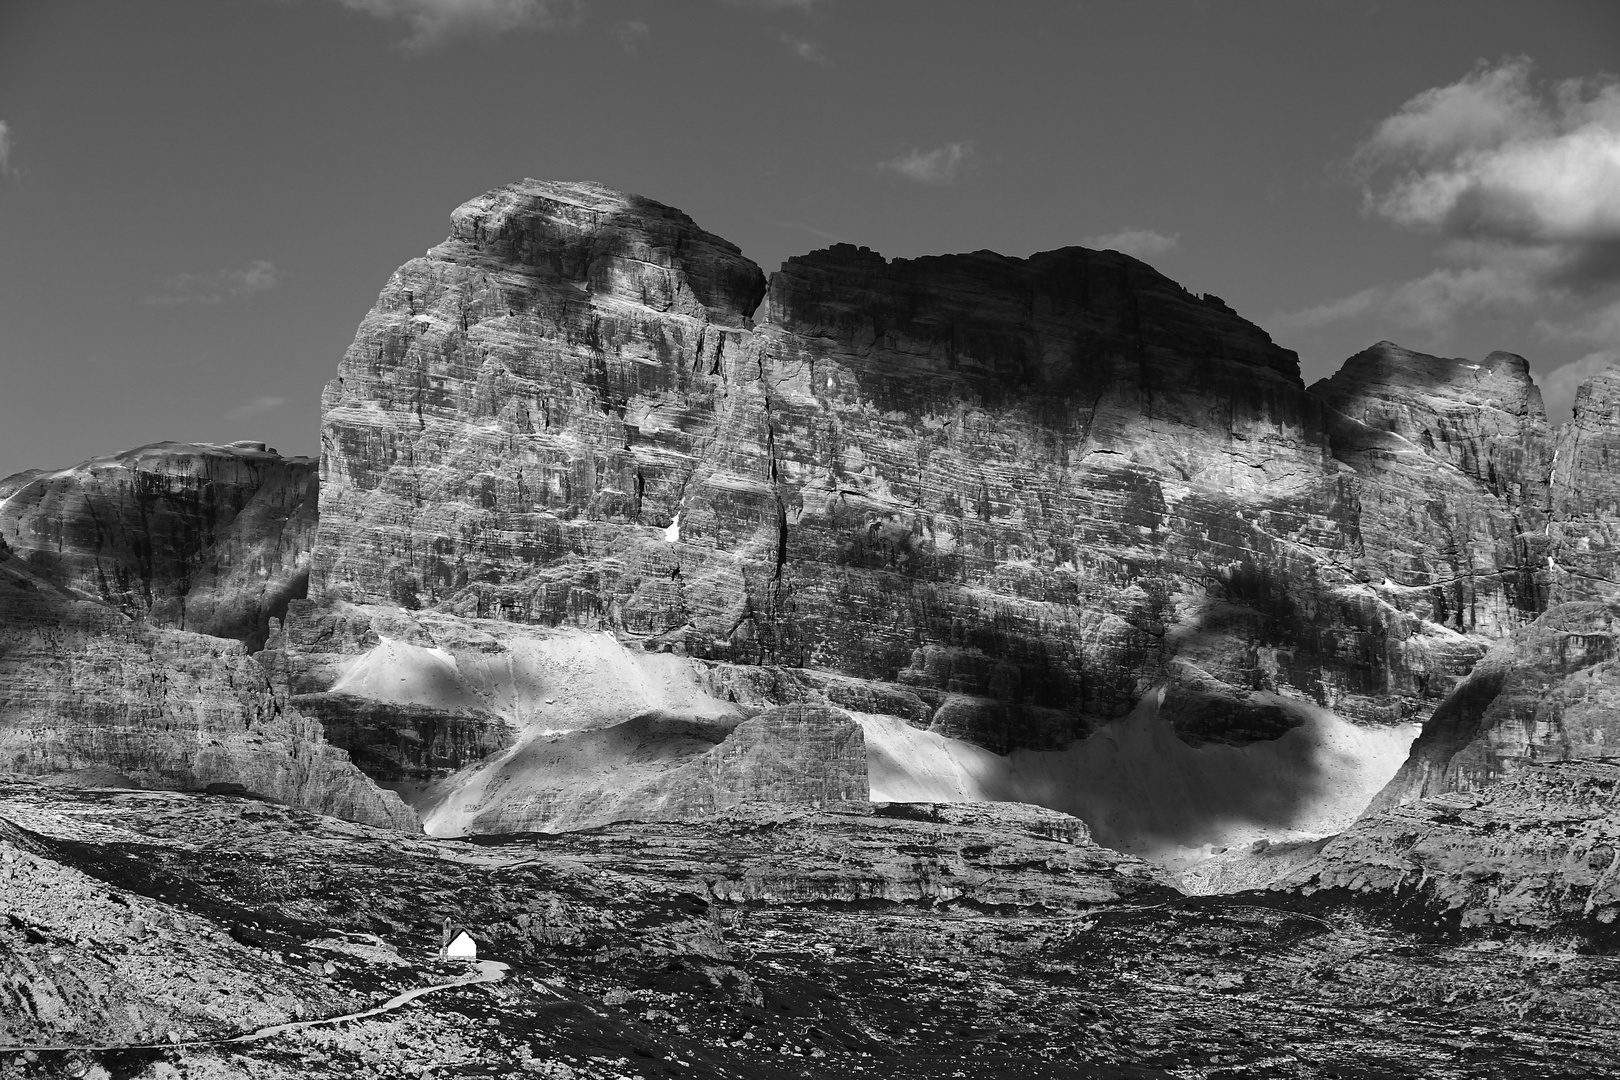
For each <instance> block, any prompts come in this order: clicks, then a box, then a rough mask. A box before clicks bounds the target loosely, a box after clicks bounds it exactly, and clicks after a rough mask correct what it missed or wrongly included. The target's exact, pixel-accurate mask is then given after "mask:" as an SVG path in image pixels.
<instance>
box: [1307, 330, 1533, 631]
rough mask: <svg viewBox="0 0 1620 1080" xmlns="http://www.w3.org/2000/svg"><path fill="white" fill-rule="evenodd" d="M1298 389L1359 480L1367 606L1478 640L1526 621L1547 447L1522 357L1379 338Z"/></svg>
mask: <svg viewBox="0 0 1620 1080" xmlns="http://www.w3.org/2000/svg"><path fill="white" fill-rule="evenodd" d="M1312 391H1313V392H1314V393H1316V394H1317V395H1319V396H1320V397H1321V398H1322V399H1323V401H1325V402H1326V403H1327V404H1328V405H1329V406H1331V408H1332V409H1333V410H1334V412H1335V414H1336V415H1335V422H1336V423H1335V429H1334V437H1333V447H1334V453H1335V455H1336V456H1337V457H1338V458H1339V459H1340V460H1341V461H1343V462H1345V463H1346V464H1347V465H1349V466H1350V467H1351V468H1353V469H1354V470H1355V472H1356V474H1357V477H1358V480H1359V483H1358V485H1357V490H1358V495H1359V503H1360V508H1359V509H1360V513H1359V514H1358V517H1357V526H1358V530H1359V533H1360V536H1361V541H1362V545H1363V552H1364V556H1363V559H1362V561H1361V569H1362V572H1363V573H1364V574H1366V575H1367V577H1368V578H1369V580H1371V581H1373V582H1375V583H1376V586H1377V588H1378V590H1379V595H1380V598H1381V599H1383V600H1384V601H1385V602H1387V603H1389V604H1392V605H1394V606H1396V607H1398V608H1400V609H1401V610H1403V611H1406V612H1410V613H1413V614H1416V615H1417V616H1418V617H1420V618H1423V619H1426V620H1428V621H1430V622H1432V623H1434V624H1436V625H1439V626H1444V627H1448V628H1450V629H1452V630H1455V631H1458V632H1460V633H1464V634H1474V635H1483V636H1485V637H1490V638H1495V637H1500V636H1502V635H1503V634H1506V633H1508V632H1509V631H1511V630H1512V629H1513V628H1514V627H1516V626H1521V625H1523V624H1524V623H1526V622H1528V621H1529V620H1530V619H1533V618H1534V617H1535V616H1536V615H1537V614H1539V613H1540V611H1541V610H1542V609H1543V608H1544V607H1545V606H1546V588H1545V585H1544V583H1538V578H1537V574H1538V571H1540V570H1542V569H1543V568H1544V564H1545V561H1546V553H1547V545H1548V539H1547V530H1546V524H1547V510H1548V498H1549V481H1550V479H1551V477H1550V473H1551V469H1552V438H1551V433H1550V431H1549V429H1548V427H1547V421H1546V413H1545V411H1544V410H1543V408H1542V403H1541V393H1540V391H1539V390H1537V389H1536V386H1535V384H1534V383H1533V382H1532V381H1531V378H1530V370H1529V364H1528V363H1527V362H1526V361H1525V359H1524V358H1523V357H1521V356H1515V355H1514V354H1512V353H1506V352H1494V353H1491V354H1490V355H1489V356H1487V357H1486V358H1485V359H1484V361H1482V362H1480V363H1473V362H1470V361H1467V360H1460V359H1455V360H1454V359H1445V358H1443V357H1438V356H1427V355H1425V354H1423V353H1415V352H1412V351H1411V350H1409V349H1403V348H1401V347H1400V346H1398V345H1395V344H1394V343H1392V342H1388V341H1384V342H1380V343H1379V344H1377V345H1374V346H1373V347H1372V348H1370V349H1366V350H1364V351H1363V352H1360V353H1357V354H1356V355H1355V356H1352V357H1351V358H1350V359H1349V360H1346V361H1345V363H1344V366H1343V367H1341V368H1340V369H1339V370H1338V372H1337V373H1335V374H1334V375H1333V377H1332V378H1330V379H1324V380H1322V381H1321V382H1319V383H1317V384H1316V385H1315V386H1313V387H1312Z"/></svg>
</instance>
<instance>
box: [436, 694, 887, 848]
mask: <svg viewBox="0 0 1620 1080" xmlns="http://www.w3.org/2000/svg"><path fill="white" fill-rule="evenodd" d="M868 793H869V792H868V779H867V762H866V743H865V739H864V737H863V735H862V733H861V728H860V725H858V724H856V723H855V721H853V720H852V719H850V717H849V716H848V715H847V714H845V713H843V712H840V711H839V710H837V709H832V708H828V707H826V706H818V705H782V706H778V707H776V708H773V709H767V710H765V711H764V712H762V713H760V714H759V715H758V716H755V717H753V718H752V719H749V720H746V721H743V722H742V723H740V724H737V723H733V724H724V723H721V724H702V723H694V722H692V721H690V720H680V719H676V718H672V717H668V716H663V715H658V714H647V715H643V716H639V717H636V718H635V719H632V720H628V721H626V722H624V723H622V724H617V725H614V726H613V727H609V728H598V729H594V730H586V731H579V732H571V733H568V734H563V735H553V736H549V737H546V738H543V739H536V740H532V741H529V742H527V743H525V744H524V745H522V746H521V747H519V748H518V749H517V750H516V751H514V752H513V753H510V754H506V755H502V756H501V757H500V758H498V759H496V760H493V761H491V762H489V763H487V764H485V765H483V766H481V767H478V768H474V769H472V770H469V772H468V774H467V775H465V776H462V777H457V778H453V779H452V780H451V781H450V782H449V783H447V784H446V785H444V786H443V788H442V789H441V790H440V791H439V792H438V793H437V794H436V801H435V802H434V803H431V804H429V805H427V806H425V807H424V808H423V818H424V825H425V827H426V828H427V831H428V832H430V833H435V834H440V835H452V836H453V835H458V834H461V833H506V832H524V831H543V832H560V831H564V830H569V829H582V828H590V827H592V826H596V825H604V824H607V823H609V822H614V821H688V820H692V819H695V818H701V817H705V816H708V815H710V814H714V813H716V812H719V811H725V810H732V809H735V808H737V807H742V806H746V805H749V804H760V803H763V804H777V805H797V806H809V807H825V808H828V809H849V808H851V807H860V806H862V805H863V804H866V803H867V802H868Z"/></svg>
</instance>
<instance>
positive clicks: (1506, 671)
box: [1372, 369, 1620, 810]
mask: <svg viewBox="0 0 1620 1080" xmlns="http://www.w3.org/2000/svg"><path fill="white" fill-rule="evenodd" d="M1551 468H1552V471H1551V473H1550V476H1549V483H1548V489H1547V494H1546V499H1547V513H1546V515H1545V518H1546V524H1545V525H1544V526H1543V527H1542V530H1541V535H1540V536H1539V537H1533V538H1531V540H1530V544H1529V550H1532V551H1535V552H1536V553H1538V555H1539V556H1540V558H1541V559H1542V560H1544V562H1543V564H1542V565H1540V566H1539V567H1538V568H1537V573H1536V579H1537V583H1538V585H1537V587H1538V590H1539V591H1540V593H1541V594H1542V595H1544V596H1546V597H1547V598H1548V599H1549V600H1550V602H1551V604H1552V606H1551V607H1548V608H1546V610H1545V613H1544V614H1542V615H1540V616H1539V617H1538V618H1537V619H1536V620H1535V621H1534V622H1533V623H1531V624H1529V625H1528V626H1525V627H1522V628H1520V629H1518V630H1516V631H1514V632H1513V633H1511V634H1510V635H1508V636H1506V637H1505V638H1503V639H1502V640H1500V641H1499V642H1498V643H1497V644H1495V645H1494V646H1492V648H1491V650H1490V652H1489V653H1488V654H1487V655H1486V656H1485V657H1484V658H1483V659H1482V660H1481V661H1480V662H1479V663H1478V664H1477V665H1476V666H1475V667H1474V668H1473V670H1472V671H1471V673H1470V674H1469V676H1468V678H1467V679H1466V680H1465V681H1464V682H1462V683H1461V684H1460V685H1458V686H1457V688H1456V689H1455V690H1454V691H1453V693H1452V694H1451V695H1450V696H1449V697H1448V698H1447V699H1446V700H1445V701H1444V702H1442V703H1441V705H1440V706H1439V707H1438V708H1437V709H1436V710H1435V712H1434V714H1433V715H1432V716H1431V717H1430V719H1429V721H1428V722H1427V723H1426V724H1425V725H1424V729H1423V732H1422V734H1421V735H1420V736H1419V737H1418V739H1417V741H1416V742H1414V743H1413V745H1412V752H1411V755H1410V757H1409V758H1408V760H1407V762H1406V764H1405V765H1403V766H1402V768H1401V770H1400V771H1399V772H1398V773H1397V774H1396V775H1395V777H1394V778H1393V779H1392V780H1391V781H1390V782H1389V784H1388V785H1387V786H1386V787H1385V788H1384V790H1383V791H1381V792H1380V793H1379V795H1378V797H1377V798H1376V799H1375V800H1374V801H1373V804H1372V809H1374V810H1378V809H1387V808H1389V807H1393V806H1397V805H1400V804H1402V803H1406V802H1411V801H1412V800H1415V799H1419V798H1423V797H1425V796H1429V795H1437V794H1440V793H1443V792H1449V791H1464V792H1468V791H1479V790H1483V789H1484V788H1486V787H1487V786H1489V785H1491V784H1494V783H1497V782H1499V781H1501V780H1503V779H1505V778H1507V777H1510V776H1512V775H1514V774H1515V773H1516V772H1517V771H1518V770H1519V769H1520V768H1522V767H1523V766H1524V765H1526V764H1528V763H1531V762H1538V761H1554V760H1562V759H1581V758H1599V757H1607V756H1609V755H1610V754H1613V753H1614V752H1615V747H1617V746H1620V723H1617V722H1616V720H1615V716H1616V715H1620V714H1617V712H1616V709H1617V707H1620V668H1617V667H1616V664H1615V658H1616V655H1617V652H1620V649H1617V645H1620V623H1617V617H1620V533H1617V532H1616V524H1615V522H1616V516H1617V513H1620V496H1617V492H1620V473H1617V472H1616V469H1617V468H1620V371H1616V370H1614V369H1610V370H1608V371H1605V372H1602V373H1600V374H1598V375H1597V376H1596V377H1594V378H1593V379H1591V380H1590V381H1588V382H1587V383H1586V384H1585V385H1584V386H1582V387H1581V388H1580V391H1579V393H1578V394H1577V395H1576V411H1575V415H1574V418H1573V419H1572V420H1571V422H1570V423H1569V424H1567V425H1565V427H1564V428H1562V429H1561V430H1560V431H1559V433H1558V438H1557V454H1556V457H1555V460H1554V461H1553V462H1552V463H1551ZM1533 475H1534V474H1532V479H1533ZM1527 483H1528V481H1527Z"/></svg>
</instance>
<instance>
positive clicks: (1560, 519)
mask: <svg viewBox="0 0 1620 1080" xmlns="http://www.w3.org/2000/svg"><path fill="white" fill-rule="evenodd" d="M1551 517H1552V520H1551V522H1550V523H1549V527H1548V530H1547V532H1548V535H1549V536H1550V537H1551V546H1552V550H1551V552H1550V553H1549V554H1550V557H1551V561H1550V563H1549V566H1548V570H1549V571H1551V574H1550V576H1551V577H1552V581H1553V584H1552V589H1551V591H1552V598H1553V601H1554V602H1562V601H1565V600H1597V599H1609V598H1613V597H1615V596H1616V595H1620V369H1617V368H1612V367H1611V368H1609V369H1607V370H1606V371H1602V372H1599V373H1598V374H1597V375H1595V376H1593V377H1592V378H1591V379H1589V380H1587V382H1586V383H1585V384H1583V385H1582V386H1581V388H1580V389H1579V390H1578V391H1577V392H1576V394H1575V411H1574V415H1573V416H1572V418H1571V419H1570V422H1569V423H1568V424H1566V425H1565V426H1564V427H1563V428H1562V429H1560V431H1559V436H1558V453H1557V456H1556V457H1555V459H1554V461H1553V474H1552V515H1551Z"/></svg>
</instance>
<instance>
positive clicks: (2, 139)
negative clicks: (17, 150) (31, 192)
mask: <svg viewBox="0 0 1620 1080" xmlns="http://www.w3.org/2000/svg"><path fill="white" fill-rule="evenodd" d="M12 175H14V171H13V169H12V167H11V125H10V124H8V123H6V122H5V121H4V120H0V176H12Z"/></svg>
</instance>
